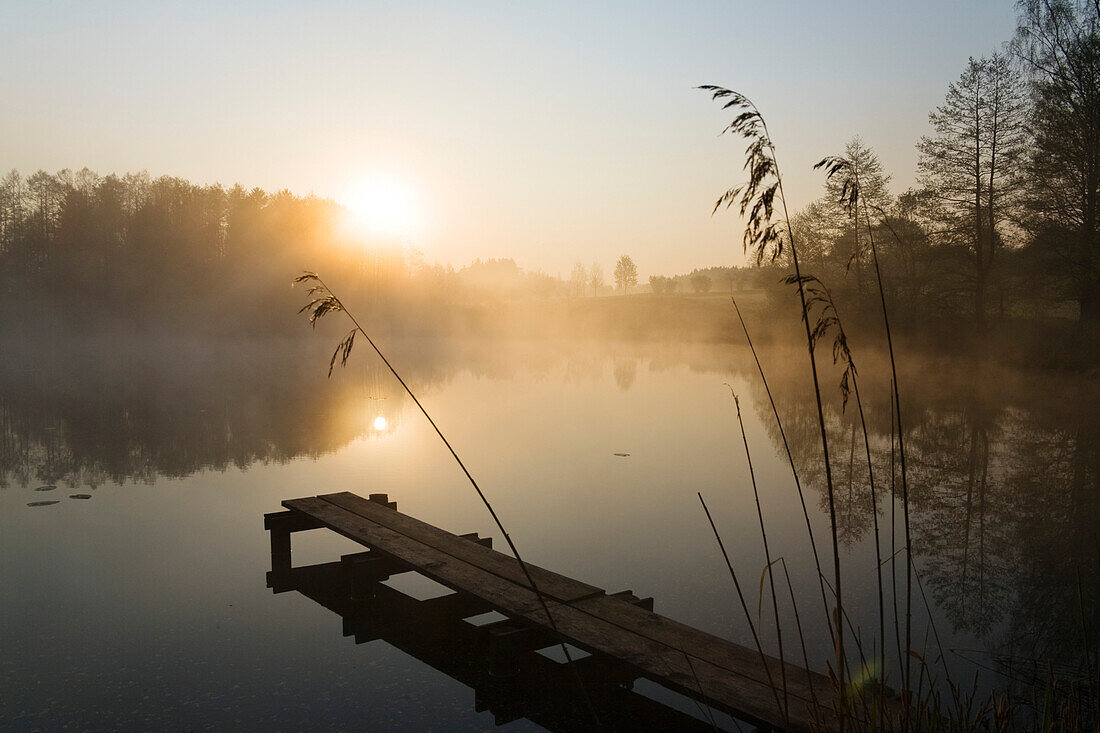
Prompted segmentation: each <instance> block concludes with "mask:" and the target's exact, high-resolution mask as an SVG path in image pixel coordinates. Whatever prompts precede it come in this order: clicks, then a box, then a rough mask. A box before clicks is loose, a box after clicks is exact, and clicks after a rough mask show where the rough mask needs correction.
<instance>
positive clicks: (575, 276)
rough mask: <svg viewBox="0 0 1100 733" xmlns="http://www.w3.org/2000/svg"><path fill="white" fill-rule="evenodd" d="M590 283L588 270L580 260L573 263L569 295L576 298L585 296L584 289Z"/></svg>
mask: <svg viewBox="0 0 1100 733" xmlns="http://www.w3.org/2000/svg"><path fill="white" fill-rule="evenodd" d="M587 283H588V270H586V269H584V265H583V264H581V261H580V260H577V261H576V262H575V263H573V271H572V272H570V273H569V293H570V295H572V296H573V297H574V298H578V297H580V296H582V295H584V288H585V286H586V285H587Z"/></svg>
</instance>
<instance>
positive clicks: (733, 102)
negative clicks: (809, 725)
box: [699, 85, 847, 729]
mask: <svg viewBox="0 0 1100 733" xmlns="http://www.w3.org/2000/svg"><path fill="white" fill-rule="evenodd" d="M699 89H701V90H703V91H706V92H709V93H710V95H711V99H713V100H725V101H724V103H723V105H722V109H724V110H730V109H732V110H734V111H736V112H737V114H736V116H735V117H734V119H733V121H732V122H730V123H729V124H728V125H727V126H726V127H725V128H724V129H723V130H722V132H721V133H719V134H725V133H727V132H728V133H732V134H735V135H738V136H740V137H742V138H744V139H746V140H747V141H748V147H746V148H745V165H744V170H746V171H747V172H748V174H749V180H748V181H747V182H745V183H742V184H738V185H736V186H733V187H732V188H730V189H728V190H727V191H726V192H725V193H724V194H722V195H721V196H720V197H719V198H718V200H717V201H716V202H715V204H714V211H718V209H720V208H722V207H723V206H725V207H726V208H729V207H731V206H732V205H733V204H734V203H737V204H739V207H740V212H741V215H742V216H745V217H746V220H745V233H744V237H743V244H744V247H745V250H746V252H747V251H749V250H752V251H754V253H755V254H756V257H757V260H758V261H760V260H762V259H763V257H764V256H765V255H770V256H771V258H772V259H775V258H776V257H778V256H779V255H780V254H781V253H782V251H783V242H784V236H785V237H786V241H787V244H788V246H789V249H790V255H791V262H792V264H793V266H794V274H795V278H796V279H795V283H796V284H797V286H798V298H799V301H800V304H801V306H802V321H803V324H804V325H805V329H806V348H807V352H808V355H809V359H810V373H811V374H812V375H813V384H814V401H815V403H816V406H817V419H818V429H819V432H820V434H821V452H822V455H823V458H824V466H825V484H826V491H827V495H828V503H829V528H830V536H831V539H832V549H833V590H834V593H835V597H836V611H835V616H836V619H835V623H834V624H833V639H834V648H835V652H836V657H835V664H836V670H835V672H836V675H837V679H838V681H839V685H838V687H839V692H840V699H841V705H840V710H841V711H843V709H844V696H845V682H844V679H845V667H846V665H847V660H846V658H845V655H844V628H843V624H842V621H841V619H842V617H843V613H844V595H843V580H842V576H841V572H840V544H839V541H838V537H837V519H836V497H835V491H834V487H833V474H832V466H831V463H830V461H829V436H828V432H827V431H826V429H825V408H824V404H823V400H822V395H821V382H820V379H819V377H818V369H817V356H816V354H815V350H814V341H815V339H814V336H813V332H812V330H811V327H810V319H809V316H808V307H807V302H806V293H805V289H804V281H803V279H802V270H801V268H800V267H799V264H798V247H797V246H796V244H795V238H794V231H793V230H792V228H791V224H790V214H789V212H788V210H787V199H786V195H785V193H784V190H783V176H782V173H781V172H780V168H779V160H778V158H777V157H776V152H775V146H774V144H773V143H772V139H771V134H770V133H769V131H768V126H767V123H766V122H765V120H764V116H763V115H762V114H761V113H760V110H759V109H757V107H756V105H755V104H754V103H753V102H752V100H750V99H749V98H748V97H746V96H745V95H743V94H741V93H739V92H735V91H732V90H730V89H725V88H723V87H719V86H714V85H704V86H701V87H699ZM777 199H778V203H779V204H780V208H781V209H782V212H783V216H782V222H776V221H775V220H774V216H773V215H774V213H775V204H776V201H777ZM784 230H785V231H784ZM839 723H840V727H841V729H843V728H844V716H843V712H841V714H840V721H839Z"/></svg>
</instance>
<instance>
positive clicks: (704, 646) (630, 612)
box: [570, 596, 835, 706]
mask: <svg viewBox="0 0 1100 733" xmlns="http://www.w3.org/2000/svg"><path fill="white" fill-rule="evenodd" d="M570 605H572V606H573V607H574V608H577V609H580V610H582V611H585V612H586V613H590V614H592V615H593V616H596V617H597V618H600V619H602V620H604V621H607V622H609V623H613V624H615V625H617V626H621V627H623V628H626V629H630V630H632V631H635V632H637V633H639V634H641V635H643V636H645V637H647V638H649V639H652V640H654V641H657V642H660V643H662V644H665V645H666V646H669V647H672V648H674V649H681V650H683V651H684V652H686V653H688V654H691V655H692V656H693V657H697V658H699V659H702V660H704V661H707V662H709V663H711V664H714V665H715V666H717V667H722V668H724V669H728V670H730V671H732V672H737V673H739V674H744V675H746V676H750V677H752V678H753V679H755V680H756V681H757V682H760V683H763V684H767V683H768V676H767V672H765V670H764V665H763V663H762V662H761V659H760V653H759V652H757V651H756V650H755V649H750V648H748V647H746V646H742V645H740V644H737V643H735V642H731V641H730V640H728V639H723V638H721V637H718V636H714V635H712V634H708V633H707V632H705V631H700V630H699V629H696V628H694V627H692V626H688V625H686V624H682V623H680V622H679V621H674V620H673V619H670V618H668V617H667V616H661V615H660V614H656V613H653V612H652V611H651V610H648V609H645V608H643V607H641V606H639V605H636V604H632V603H627V602H624V601H622V600H620V599H618V598H615V597H612V596H605V597H600V598H589V599H584V600H580V601H577V602H575V603H572V604H570ZM766 658H767V660H768V661H767V663H768V666H769V667H770V668H771V674H772V681H774V683H775V684H776V685H779V684H780V683H781V680H782V676H781V674H780V663H779V660H778V659H776V658H775V657H771V656H767V657H766ZM785 669H786V672H787V691H788V693H789V694H793V695H796V696H798V697H800V698H802V699H805V700H811V699H813V696H814V695H815V694H816V695H817V697H818V701H819V702H820V703H822V704H823V705H826V706H828V705H830V704H831V701H832V699H833V697H834V696H835V691H834V689H833V685H832V682H831V681H830V680H829V678H828V677H826V676H825V675H822V674H818V673H816V672H808V670H806V669H805V668H803V667H798V666H796V665H793V664H791V663H789V662H788V663H787V664H786V665H785ZM811 688H812V689H811Z"/></svg>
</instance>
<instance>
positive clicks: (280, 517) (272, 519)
mask: <svg viewBox="0 0 1100 733" xmlns="http://www.w3.org/2000/svg"><path fill="white" fill-rule="evenodd" d="M322 526H324V525H322V524H321V523H320V522H318V521H317V520H316V519H313V518H311V517H307V516H305V515H303V514H299V513H298V512H274V513H272V514H265V515H264V529H266V530H267V531H268V532H269V533H270V534H271V570H272V571H274V572H285V571H287V570H290V568H291V567H292V565H291V560H290V535H291V534H292V533H294V532H304V531H305V530H309V529H318V528H320V527H322Z"/></svg>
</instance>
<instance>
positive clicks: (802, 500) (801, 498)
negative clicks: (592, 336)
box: [730, 298, 833, 636]
mask: <svg viewBox="0 0 1100 733" xmlns="http://www.w3.org/2000/svg"><path fill="white" fill-rule="evenodd" d="M730 300H731V301H732V302H733V310H734V311H735V312H736V313H737V320H739V321H740V322H741V330H742V331H743V332H744V333H745V341H746V342H747V343H748V345H749V351H751V352H752V358H753V360H754V361H755V362H756V370H757V372H758V373H759V374H760V381H761V382H762V383H763V385H764V392H765V393H767V395H768V403H769V404H770V405H771V408H772V415H774V416H775V424H776V426H778V428H779V437H780V439H782V441H783V450H784V452H785V453H786V454H787V463H788V464H789V465H790V467H791V474H792V475H793V476H794V486H795V489H796V490H797V491H798V502H799V504H800V505H801V506H802V517H803V519H805V520H806V535H807V536H808V537H809V538H810V551H811V552H812V553H813V556H814V569H815V570H816V571H817V580H818V587H819V588H820V590H821V603H822V606H823V608H824V610H825V623H826V625H827V627H828V629H829V634H830V636H831V635H832V634H833V618H832V614H831V613H830V612H829V601H828V599H827V597H826V594H825V581H824V577H825V576H824V575H823V574H822V572H821V556H820V555H819V554H818V551H817V542H816V541H815V540H814V529H813V526H812V525H811V523H810V511H809V509H808V508H807V506H806V493H805V491H803V489H802V481H801V480H800V479H799V477H798V467H797V466H795V463H794V456H793V455H792V454H791V445H790V443H789V442H788V441H787V432H786V431H785V430H784V429H783V420H782V418H780V417H779V408H777V407H776V404H775V397H773V396H772V390H771V387H769V386H768V378H767V377H766V376H765V375H764V366H763V365H762V364H761V363H760V357H759V356H758V355H757V353H756V347H755V346H754V345H753V343H752V337H751V336H750V335H749V327H748V326H747V325H746V324H745V319H744V317H743V316H742V315H741V309H740V308H739V307H738V305H737V299H736V298H730Z"/></svg>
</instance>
